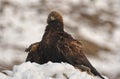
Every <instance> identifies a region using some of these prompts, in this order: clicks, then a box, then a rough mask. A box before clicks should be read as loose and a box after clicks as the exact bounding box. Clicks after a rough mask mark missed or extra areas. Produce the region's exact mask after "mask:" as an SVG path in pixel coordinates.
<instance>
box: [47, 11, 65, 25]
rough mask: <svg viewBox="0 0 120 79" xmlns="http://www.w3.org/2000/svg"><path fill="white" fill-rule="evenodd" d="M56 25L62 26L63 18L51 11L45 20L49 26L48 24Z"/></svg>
mask: <svg viewBox="0 0 120 79" xmlns="http://www.w3.org/2000/svg"><path fill="white" fill-rule="evenodd" d="M53 22H54V23H58V24H60V25H62V26H63V18H62V16H61V15H60V14H59V13H58V12H56V11H52V12H51V13H50V14H49V15H48V18H47V23H48V24H50V23H53Z"/></svg>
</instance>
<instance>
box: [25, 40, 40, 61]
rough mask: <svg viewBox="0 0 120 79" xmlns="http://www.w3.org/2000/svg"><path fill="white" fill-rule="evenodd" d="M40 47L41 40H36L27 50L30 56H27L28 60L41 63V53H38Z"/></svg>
mask: <svg viewBox="0 0 120 79" xmlns="http://www.w3.org/2000/svg"><path fill="white" fill-rule="evenodd" d="M39 47H40V42H36V43H33V44H31V45H30V46H29V47H28V48H27V49H26V50H25V52H29V53H28V56H27V58H26V61H31V62H36V63H39V59H40V57H39V55H38V49H39Z"/></svg>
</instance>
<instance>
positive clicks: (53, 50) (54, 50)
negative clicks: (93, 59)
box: [26, 11, 104, 79]
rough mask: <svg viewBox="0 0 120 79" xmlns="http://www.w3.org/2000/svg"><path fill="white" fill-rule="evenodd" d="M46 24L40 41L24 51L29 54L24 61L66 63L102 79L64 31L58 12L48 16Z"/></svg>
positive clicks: (80, 49) (79, 46)
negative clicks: (88, 70)
mask: <svg viewBox="0 0 120 79" xmlns="http://www.w3.org/2000/svg"><path fill="white" fill-rule="evenodd" d="M47 24H48V25H47V26H46V29H45V33H44V35H43V38H42V40H41V41H40V42H37V43H34V44H32V45H31V46H30V47H29V48H27V49H26V52H29V54H28V57H27V59H26V61H31V62H36V63H39V64H44V63H47V62H48V61H52V62H67V63H69V64H71V65H73V66H74V67H77V68H79V69H82V70H87V68H89V69H90V71H91V73H93V74H94V75H96V76H99V77H101V78H102V79H104V78H103V77H102V76H101V75H100V73H99V72H97V70H96V69H95V68H94V67H93V66H92V65H91V63H90V62H89V61H88V59H87V58H86V56H85V55H84V53H83V48H82V44H81V42H80V41H78V40H76V39H74V38H73V37H72V36H71V35H70V34H68V33H66V32H65V31H64V23H63V18H62V16H61V15H60V14H59V13H58V12H56V11H52V12H51V13H50V14H49V15H48V19H47Z"/></svg>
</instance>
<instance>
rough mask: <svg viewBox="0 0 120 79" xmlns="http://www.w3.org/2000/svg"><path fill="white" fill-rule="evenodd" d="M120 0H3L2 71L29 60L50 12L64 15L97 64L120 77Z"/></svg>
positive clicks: (112, 76)
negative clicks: (27, 57)
mask: <svg viewBox="0 0 120 79" xmlns="http://www.w3.org/2000/svg"><path fill="white" fill-rule="evenodd" d="M119 9H120V0H0V71H2V70H6V69H12V67H13V65H17V64H21V63H23V62H24V61H25V59H26V56H27V54H28V53H26V52H24V50H25V48H27V47H28V46H29V45H30V44H31V43H34V42H38V41H40V40H41V38H42V35H43V33H44V30H45V26H46V25H47V23H46V19H47V16H48V14H49V13H50V12H51V11H53V10H55V11H58V12H60V13H61V14H62V16H63V18H64V23H65V31H67V32H68V33H70V34H71V35H72V36H73V37H74V38H76V39H78V40H81V41H82V42H83V45H84V50H85V54H86V55H87V57H88V59H89V60H90V61H91V63H92V64H93V66H94V67H95V68H96V69H97V70H98V71H99V72H100V73H102V74H103V75H106V76H108V77H109V78H110V79H120V10H119Z"/></svg>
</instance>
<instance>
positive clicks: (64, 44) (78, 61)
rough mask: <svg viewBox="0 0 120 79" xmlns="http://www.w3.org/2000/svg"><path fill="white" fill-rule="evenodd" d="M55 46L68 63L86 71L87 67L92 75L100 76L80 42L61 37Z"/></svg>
mask: <svg viewBox="0 0 120 79" xmlns="http://www.w3.org/2000/svg"><path fill="white" fill-rule="evenodd" d="M57 48H58V50H59V52H61V53H62V55H63V57H64V58H65V59H66V61H67V62H68V63H70V64H72V65H73V66H75V67H77V68H79V69H81V70H83V71H86V70H87V71H88V69H89V71H90V72H92V73H93V74H94V75H99V76H101V75H100V74H99V73H98V72H97V70H96V69H95V68H94V67H93V66H92V65H91V63H90V62H89V61H88V59H87V58H86V56H85V55H84V53H83V48H82V44H81V42H79V41H77V40H74V39H73V40H66V39H62V40H61V41H59V42H58V46H57Z"/></svg>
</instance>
